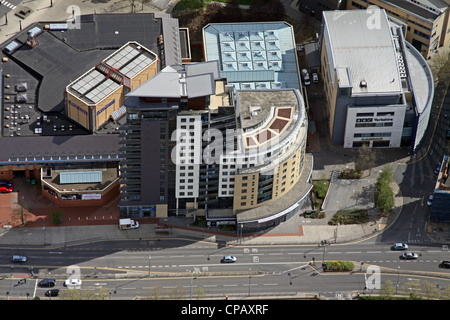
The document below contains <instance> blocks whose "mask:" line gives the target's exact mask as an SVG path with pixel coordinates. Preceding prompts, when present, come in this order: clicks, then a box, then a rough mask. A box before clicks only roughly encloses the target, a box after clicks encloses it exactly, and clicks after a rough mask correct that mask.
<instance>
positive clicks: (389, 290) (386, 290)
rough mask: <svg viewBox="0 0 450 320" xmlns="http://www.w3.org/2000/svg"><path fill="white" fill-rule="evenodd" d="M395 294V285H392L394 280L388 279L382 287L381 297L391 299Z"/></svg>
mask: <svg viewBox="0 0 450 320" xmlns="http://www.w3.org/2000/svg"><path fill="white" fill-rule="evenodd" d="M394 294H395V287H394V286H393V285H392V281H390V280H387V281H386V282H384V283H383V285H382V286H381V288H380V297H382V298H383V299H389V298H390V297H392V296H393V295H394Z"/></svg>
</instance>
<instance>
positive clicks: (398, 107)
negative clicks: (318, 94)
mask: <svg viewBox="0 0 450 320" xmlns="http://www.w3.org/2000/svg"><path fill="white" fill-rule="evenodd" d="M371 14H376V15H377V19H378V20H377V21H378V23H379V24H378V25H377V27H372V26H371V25H369V24H368V23H367V21H368V17H369V14H368V12H367V11H366V10H351V11H348V10H347V11H328V12H324V15H323V30H322V38H321V73H322V78H323V79H324V87H325V95H326V101H327V110H328V113H329V119H330V120H329V128H330V134H331V137H332V142H333V143H334V144H342V145H343V146H344V147H346V148H351V147H360V146H362V145H364V144H365V145H368V146H370V147H399V146H401V145H410V146H411V149H412V150H414V149H415V148H416V147H417V145H418V144H419V143H420V141H421V140H422V138H423V136H424V134H425V130H426V128H427V126H428V120H429V115H430V110H431V102H432V97H433V92H434V86H433V78H432V74H431V71H430V69H429V67H428V65H427V63H426V61H425V60H424V58H423V57H422V56H421V55H420V53H419V52H418V51H417V50H416V49H415V48H414V47H412V45H410V44H409V43H408V42H406V41H405V40H404V37H403V28H404V25H403V24H401V23H400V22H398V21H389V20H388V17H387V15H386V13H385V11H384V10H376V11H373V12H372V13H371ZM380 61H382V63H380Z"/></svg>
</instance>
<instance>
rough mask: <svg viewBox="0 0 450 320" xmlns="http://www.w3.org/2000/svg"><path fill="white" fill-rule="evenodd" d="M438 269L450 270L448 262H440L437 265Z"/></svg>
mask: <svg viewBox="0 0 450 320" xmlns="http://www.w3.org/2000/svg"><path fill="white" fill-rule="evenodd" d="M439 268H446V269H450V261H445V260H444V261H442V262H441V263H440V264H439Z"/></svg>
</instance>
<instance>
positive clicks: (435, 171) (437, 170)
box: [434, 162, 441, 174]
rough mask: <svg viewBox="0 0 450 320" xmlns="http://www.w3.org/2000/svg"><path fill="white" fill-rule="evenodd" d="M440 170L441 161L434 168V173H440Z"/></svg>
mask: <svg viewBox="0 0 450 320" xmlns="http://www.w3.org/2000/svg"><path fill="white" fill-rule="evenodd" d="M440 171H441V163H440V162H438V164H437V165H436V168H435V169H434V173H435V174H439V172H440Z"/></svg>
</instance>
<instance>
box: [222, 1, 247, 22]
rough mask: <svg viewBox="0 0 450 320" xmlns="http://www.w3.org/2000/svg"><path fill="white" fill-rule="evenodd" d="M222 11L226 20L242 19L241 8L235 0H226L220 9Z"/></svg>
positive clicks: (238, 20) (235, 20)
mask: <svg viewBox="0 0 450 320" xmlns="http://www.w3.org/2000/svg"><path fill="white" fill-rule="evenodd" d="M222 12H223V14H224V16H225V19H226V21H227V22H242V21H244V16H243V14H242V10H241V8H239V3H238V2H237V1H236V0H228V1H227V2H226V4H225V7H224V8H223V9H222Z"/></svg>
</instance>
